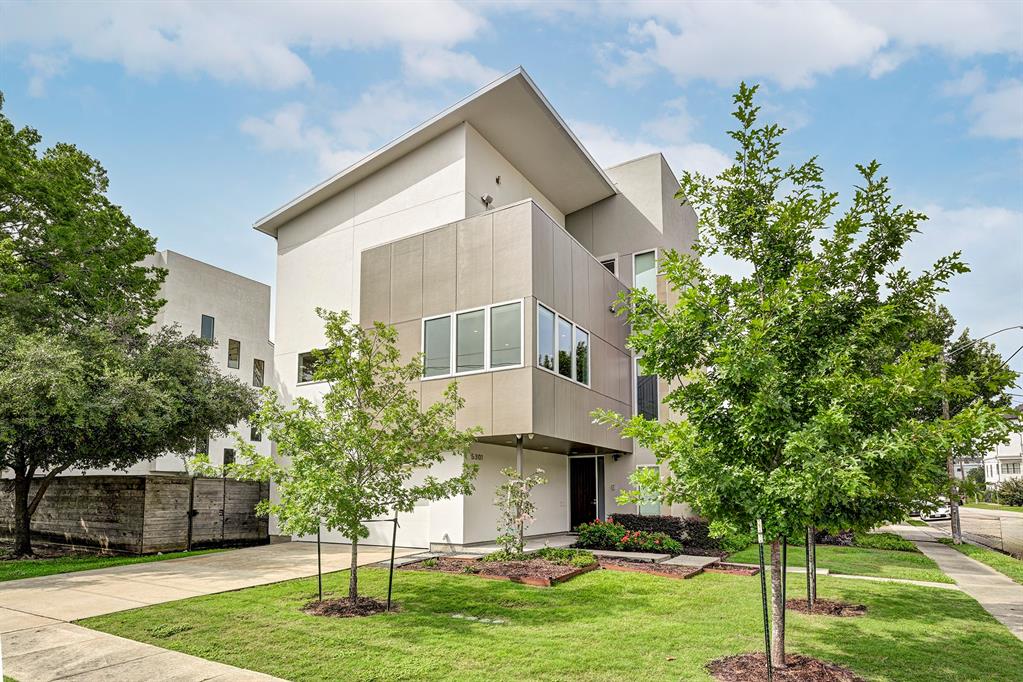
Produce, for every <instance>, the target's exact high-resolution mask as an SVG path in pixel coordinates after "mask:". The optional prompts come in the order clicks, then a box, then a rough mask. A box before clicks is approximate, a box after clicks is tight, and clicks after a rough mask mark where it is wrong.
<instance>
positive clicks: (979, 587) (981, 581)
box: [882, 524, 1023, 640]
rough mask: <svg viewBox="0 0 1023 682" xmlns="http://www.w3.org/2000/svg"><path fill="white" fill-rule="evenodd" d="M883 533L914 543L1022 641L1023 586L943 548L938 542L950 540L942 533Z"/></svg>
mask: <svg viewBox="0 0 1023 682" xmlns="http://www.w3.org/2000/svg"><path fill="white" fill-rule="evenodd" d="M882 530H888V531H891V532H895V533H898V534H899V535H901V536H902V537H904V538H906V539H907V540H911V541H913V543H914V544H916V546H917V547H919V548H920V551H921V552H923V553H924V554H925V555H926V556H928V557H930V558H931V559H933V560H934V563H936V564H938V568H940V569H941V570H942V571H944V572H945V573H946V574H947V575H948V576H949V577H950V578H952V579H953V580H955V581H956V584H957V585H959V587H961V588H962V590H963V592H965V593H966V594H968V595H970V596H971V597H973V598H974V599H976V600H977V601H978V602H979V603H980V605H981V606H983V607H984V609H985V610H986V611H987V612H988V613H990V614H991V615H992V616H994V617H995V618H996V619H997V620H998V621H999V622H1000V623H1002V624H1003V625H1005V627H1007V628H1009V630H1010V631H1011V632H1012V633H1013V634H1014V635H1016V637H1018V638H1019V639H1021V640H1023V585H1020V584H1018V583H1015V582H1013V581H1012V580H1011V579H1010V578H1008V577H1007V576H1005V575H1003V574H1001V573H999V572H998V571H996V570H995V569H993V568H991V567H990V566H987V565H985V564H982V563H980V562H979V561H977V560H975V559H971V558H970V557H968V556H966V555H965V554H963V553H961V552H959V551H958V550H955V549H952V548H951V547H947V546H945V545H943V544H941V543H940V542H938V539H939V538H943V537H948V535H947V534H946V533H944V532H942V531H939V530H936V529H933V528H922V527H919V526H909V525H902V524H897V525H892V526H886V527H885V528H883V529H882Z"/></svg>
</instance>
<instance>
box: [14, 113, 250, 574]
mask: <svg viewBox="0 0 1023 682" xmlns="http://www.w3.org/2000/svg"><path fill="white" fill-rule="evenodd" d="M2 104H3V97H2V95H0V107H2ZM40 140H41V138H40V136H39V134H38V133H37V132H36V131H35V130H33V129H31V128H27V127H26V128H21V129H20V130H19V129H16V128H15V126H14V125H13V124H12V123H11V121H10V120H9V119H7V117H6V116H4V115H3V114H2V112H0V470H3V469H5V468H10V469H11V470H13V472H14V479H13V480H11V481H9V482H8V481H5V484H7V485H9V486H11V487H13V489H14V501H15V505H14V518H15V529H16V533H15V553H16V554H30V553H31V551H32V546H31V538H30V534H29V529H30V523H31V517H32V514H33V513H34V511H35V510H36V508H37V507H38V506H39V502H40V500H41V499H42V497H43V495H44V493H45V492H46V489H47V487H48V486H49V484H50V482H51V481H52V480H53V478H54V477H55V476H57V475H58V474H60V473H61V472H63V471H66V470H67V469H69V468H76V467H108V466H111V467H115V468H121V467H127V466H130V465H131V464H134V463H136V462H139V461H142V460H145V459H149V458H152V457H155V456H157V455H159V454H161V453H162V452H166V451H170V452H179V453H184V452H187V451H189V450H191V449H192V448H193V447H194V443H195V442H196V440H197V439H198V438H200V437H201V438H206V437H207V434H208V433H210V432H213V433H217V432H223V431H224V430H225V429H226V427H227V426H229V425H230V424H232V423H234V422H235V421H237V420H238V419H241V418H243V417H244V416H245V415H246V414H247V413H248V412H251V411H252V409H253V408H254V407H255V394H254V392H253V391H252V390H251V389H249V388H248V387H246V386H244V385H243V384H241V383H240V382H238V381H235V380H229V379H226V378H225V377H223V376H222V375H221V374H220V373H219V372H218V371H217V370H216V367H215V366H214V365H213V361H212V358H211V357H210V356H209V353H208V344H205V343H204V342H202V341H200V340H199V339H196V338H194V337H192V338H183V337H182V336H181V335H180V333H178V332H176V331H173V330H165V331H163V332H160V333H157V334H155V335H152V336H151V335H150V334H149V333H148V330H149V327H150V325H151V324H152V323H153V320H154V317H155V314H156V312H157V310H159V308H160V306H161V305H162V304H163V301H162V300H160V299H159V290H160V284H161V283H162V282H163V278H164V276H165V274H166V273H165V272H164V271H163V270H160V269H158V268H151V267H147V266H144V265H142V263H141V261H142V260H143V259H144V258H145V257H146V256H148V255H150V254H152V253H153V249H154V246H155V239H154V238H153V237H152V235H150V234H149V233H148V232H146V231H145V230H144V229H141V228H139V227H136V226H135V225H134V224H133V223H132V221H131V218H129V217H128V216H127V215H126V214H125V213H124V212H123V211H121V209H120V208H119V207H118V206H116V205H115V204H113V203H112V202H111V201H110V200H109V199H108V198H107V196H106V192H107V186H108V181H107V176H106V172H105V171H104V170H103V167H102V166H101V165H100V164H99V162H98V161H96V160H95V159H93V158H91V157H90V156H88V155H87V154H84V153H83V152H81V151H80V150H78V149H77V148H75V147H74V146H73V145H69V144H57V145H55V146H54V147H52V148H50V149H47V150H46V151H45V152H43V153H42V154H39V153H38V152H37V149H36V148H37V146H38V145H39V143H40ZM37 476H38V478H37ZM34 479H35V480H36V481H37V486H36V490H35V492H34V493H32V491H31V487H32V484H33V481H34Z"/></svg>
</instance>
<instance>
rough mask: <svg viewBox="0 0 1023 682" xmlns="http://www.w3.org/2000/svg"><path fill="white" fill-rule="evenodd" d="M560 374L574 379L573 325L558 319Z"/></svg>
mask: <svg viewBox="0 0 1023 682" xmlns="http://www.w3.org/2000/svg"><path fill="white" fill-rule="evenodd" d="M558 374H560V375H561V376H564V377H569V378H571V377H572V323H571V322H569V321H568V320H564V319H562V318H560V317H559V318H558Z"/></svg>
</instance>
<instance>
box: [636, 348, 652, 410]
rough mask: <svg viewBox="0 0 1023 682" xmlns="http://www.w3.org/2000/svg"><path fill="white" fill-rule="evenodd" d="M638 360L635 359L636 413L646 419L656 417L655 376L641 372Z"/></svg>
mask: <svg viewBox="0 0 1023 682" xmlns="http://www.w3.org/2000/svg"><path fill="white" fill-rule="evenodd" d="M641 371H642V370H640V367H639V360H637V361H636V414H639V415H642V416H643V417H645V418H647V419H653V420H656V419H657V377H656V376H645V375H643V374H641V373H640V372H641Z"/></svg>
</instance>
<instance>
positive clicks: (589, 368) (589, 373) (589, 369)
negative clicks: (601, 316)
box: [533, 299, 593, 388]
mask: <svg viewBox="0 0 1023 682" xmlns="http://www.w3.org/2000/svg"><path fill="white" fill-rule="evenodd" d="M540 308H543V309H544V310H546V311H547V312H549V313H552V314H553V315H554V369H548V368H546V367H544V366H543V365H541V364H540V353H539V350H537V352H536V353H534V354H533V355H534V356H535V357H534V358H533V366H534V367H536V368H537V369H540V370H543V371H544V372H547V373H548V374H553V375H554V376H556V377H561V378H562V379H564V380H565V381H571V382H572V383H573V384H576V385H578V386H585V387H586V388H593V332H591V331H590V330H589V329H587V328H586V327H584V326H582V325H581V324H576V323H575V322H574V321H573V320H572V319H571V318H569V317H565V316H564V315H562V314H561V313H559V312H558V311H557V310H555V309H554V308H553V307H551V306H549V305H547V304H546V303H544V302H543V301H541V300H540V299H537V300H536V318H535V319H536V326H535V327H534V331H535V333H536V337H537V340H539V338H540ZM558 320H564V321H565V322H568V324H569V325H571V327H572V341H571V344H572V359H571V361H570V362H571V366H572V376H565V375H564V374H562V373H561V372H559V371H558V350H559V346H558ZM577 329H578V330H579V331H581V332H583V333H585V334H586V338H587V348H588V349H589V351H590V352H589V353H588V354H587V357H586V379H587V381H586V382H582V381H579V379H577V378H576V375H575V357H576V356H575V332H576V330H577ZM537 347H538V348H539V343H537Z"/></svg>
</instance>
